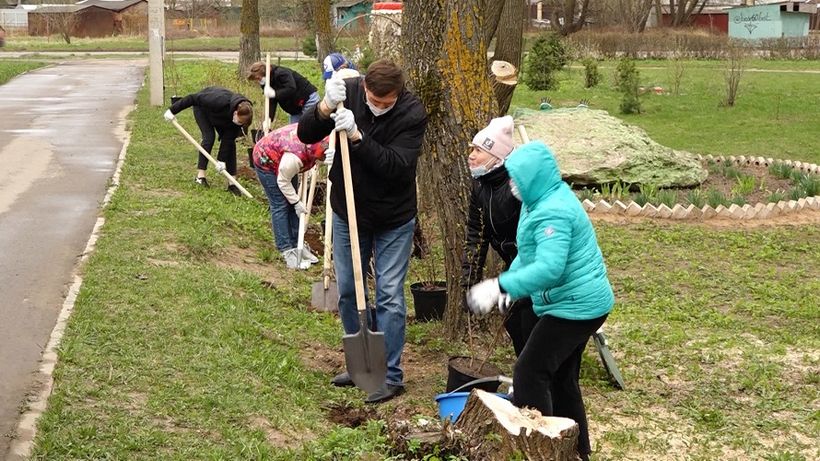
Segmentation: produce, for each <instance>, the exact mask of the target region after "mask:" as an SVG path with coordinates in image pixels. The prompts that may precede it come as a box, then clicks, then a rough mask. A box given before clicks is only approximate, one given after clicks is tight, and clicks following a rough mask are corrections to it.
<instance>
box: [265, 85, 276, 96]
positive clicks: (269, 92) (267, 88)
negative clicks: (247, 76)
mask: <svg viewBox="0 0 820 461" xmlns="http://www.w3.org/2000/svg"><path fill="white" fill-rule="evenodd" d="M265 97H266V98H268V99H273V98H275V97H276V90H274V89H273V88H271V87H270V86H269V85H265Z"/></svg>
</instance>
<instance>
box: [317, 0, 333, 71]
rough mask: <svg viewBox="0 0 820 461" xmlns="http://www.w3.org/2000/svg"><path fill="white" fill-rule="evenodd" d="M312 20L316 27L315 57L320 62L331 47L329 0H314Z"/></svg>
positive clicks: (329, 51)
mask: <svg viewBox="0 0 820 461" xmlns="http://www.w3.org/2000/svg"><path fill="white" fill-rule="evenodd" d="M313 21H314V24H315V27H316V59H318V60H319V62H320V63H321V62H322V61H324V59H325V56H327V55H328V54H330V53H331V52H333V51H335V50H334V49H333V26H332V24H331V21H330V0H314V3H313Z"/></svg>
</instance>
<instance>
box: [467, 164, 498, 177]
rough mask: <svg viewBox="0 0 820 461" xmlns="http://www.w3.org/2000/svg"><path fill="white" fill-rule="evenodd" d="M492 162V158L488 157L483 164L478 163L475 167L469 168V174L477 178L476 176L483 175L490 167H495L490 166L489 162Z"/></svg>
mask: <svg viewBox="0 0 820 461" xmlns="http://www.w3.org/2000/svg"><path fill="white" fill-rule="evenodd" d="M492 162H493V159H489V160H487V162H486V163H485V164H483V165H479V166H477V167H475V168H470V175H472V177H473V178H474V179H478V178H480V177H482V176H484V175H485V174H487V173H489V172H490V171H491V170H492V169H494V168H495V166H493V167H490V163H492Z"/></svg>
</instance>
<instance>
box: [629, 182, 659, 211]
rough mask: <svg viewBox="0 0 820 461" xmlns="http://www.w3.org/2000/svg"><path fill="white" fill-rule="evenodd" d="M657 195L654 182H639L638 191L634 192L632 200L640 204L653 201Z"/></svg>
mask: <svg viewBox="0 0 820 461" xmlns="http://www.w3.org/2000/svg"><path fill="white" fill-rule="evenodd" d="M657 196H658V187H657V186H655V185H654V184H641V185H640V186H638V193H637V194H635V197H634V198H633V200H634V201H635V203H637V204H638V205H640V206H644V205H646V204H647V203H654V202H655V200H656V198H657Z"/></svg>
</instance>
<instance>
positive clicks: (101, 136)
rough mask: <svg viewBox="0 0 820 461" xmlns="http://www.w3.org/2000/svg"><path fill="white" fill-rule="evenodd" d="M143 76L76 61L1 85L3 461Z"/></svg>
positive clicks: (108, 63)
mask: <svg viewBox="0 0 820 461" xmlns="http://www.w3.org/2000/svg"><path fill="white" fill-rule="evenodd" d="M143 74H144V64H143V63H141V62H137V61H123V60H93V61H73V62H67V63H62V64H58V65H55V66H52V67H48V68H45V69H40V70H38V71H35V72H31V73H29V74H25V75H23V76H21V77H18V78H16V79H14V80H11V81H10V82H8V83H6V84H5V85H0V459H3V458H4V457H5V455H6V454H7V451H8V447H9V444H10V439H9V436H10V435H11V433H12V431H13V430H14V427H15V425H16V423H17V419H18V416H19V407H20V406H21V404H22V403H23V400H24V397H25V395H26V393H27V392H28V391H29V390H31V389H32V386H34V385H35V384H36V382H37V375H36V371H37V369H38V362H39V360H40V356H41V353H42V351H43V348H44V347H45V346H46V343H47V342H48V338H49V335H50V333H51V330H52V329H53V328H54V324H55V322H56V318H57V314H58V312H59V310H60V308H61V306H62V303H63V299H64V297H65V292H66V288H67V286H68V284H69V282H70V281H71V274H72V269H73V267H74V265H75V263H76V262H77V261H78V256H79V255H80V254H81V253H82V251H83V249H84V248H85V244H86V241H87V240H88V237H89V235H90V233H91V229H92V228H93V226H94V222H95V220H96V218H97V214H98V209H99V204H100V202H101V201H102V199H103V197H104V195H105V191H106V187H107V184H108V180H109V179H110V178H111V175H112V174H113V172H114V168H115V165H116V161H117V157H118V155H119V153H120V150H121V148H122V144H123V134H122V129H123V126H124V118H125V116H126V115H127V112H128V109H129V108H130V106H131V105H132V104H133V102H134V99H135V95H136V91H137V90H138V89H139V87H140V85H141V84H142V79H143Z"/></svg>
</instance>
